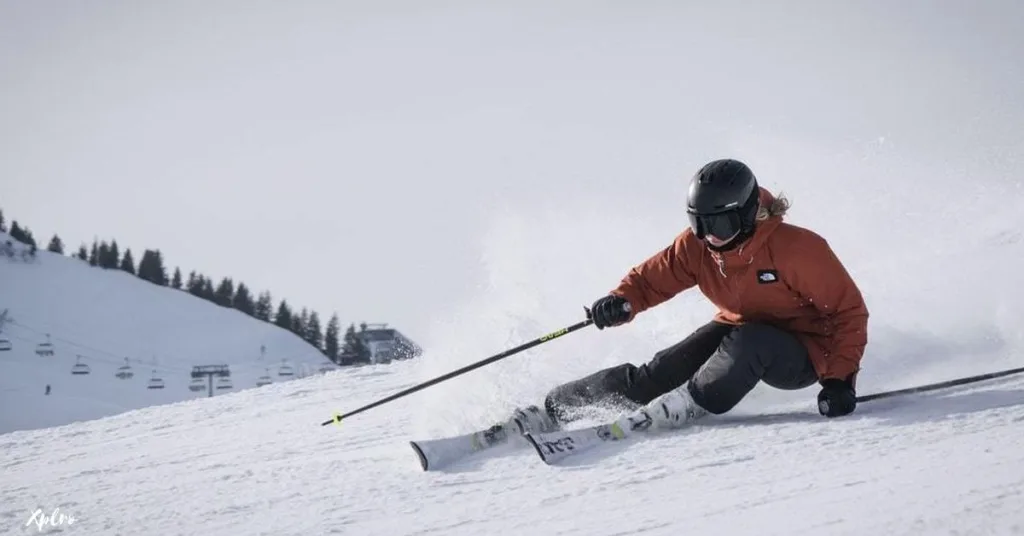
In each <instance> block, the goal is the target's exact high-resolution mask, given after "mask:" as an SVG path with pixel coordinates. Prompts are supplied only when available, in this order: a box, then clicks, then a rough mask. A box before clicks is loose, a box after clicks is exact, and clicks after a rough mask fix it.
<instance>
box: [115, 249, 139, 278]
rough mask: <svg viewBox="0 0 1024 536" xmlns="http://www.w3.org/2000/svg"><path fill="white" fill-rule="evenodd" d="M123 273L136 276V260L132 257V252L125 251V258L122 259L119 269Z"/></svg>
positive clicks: (129, 250)
mask: <svg viewBox="0 0 1024 536" xmlns="http://www.w3.org/2000/svg"><path fill="white" fill-rule="evenodd" d="M118 268H119V269H121V270H122V271H125V272H128V273H129V274H132V275H135V258H134V257H132V250H131V249H126V250H124V257H123V258H122V259H121V266H119V267H118Z"/></svg>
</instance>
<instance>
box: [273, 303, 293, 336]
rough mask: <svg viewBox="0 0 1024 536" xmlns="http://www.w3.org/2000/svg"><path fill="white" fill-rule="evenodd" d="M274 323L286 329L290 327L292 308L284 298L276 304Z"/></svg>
mask: <svg viewBox="0 0 1024 536" xmlns="http://www.w3.org/2000/svg"><path fill="white" fill-rule="evenodd" d="M274 325H275V326H277V327H279V328H284V329H287V330H291V329H292V309H291V307H289V306H288V302H287V301H285V300H281V304H280V305H278V306H277V314H275V315H274Z"/></svg>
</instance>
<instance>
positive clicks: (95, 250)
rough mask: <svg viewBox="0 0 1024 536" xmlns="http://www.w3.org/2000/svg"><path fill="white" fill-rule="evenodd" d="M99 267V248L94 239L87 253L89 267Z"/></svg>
mask: <svg viewBox="0 0 1024 536" xmlns="http://www.w3.org/2000/svg"><path fill="white" fill-rule="evenodd" d="M99 265H100V248H99V246H98V245H97V244H96V239H95V238H94V239H93V240H92V250H91V251H90V252H89V266H99ZM139 271H140V272H141V271H142V268H141V267H140V268H139Z"/></svg>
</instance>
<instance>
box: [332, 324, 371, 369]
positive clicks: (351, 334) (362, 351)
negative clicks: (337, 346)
mask: <svg viewBox="0 0 1024 536" xmlns="http://www.w3.org/2000/svg"><path fill="white" fill-rule="evenodd" d="M344 341H345V342H344V345H343V346H342V347H341V355H339V356H338V361H339V364H340V363H341V362H342V361H344V364H352V363H354V362H357V361H369V360H370V349H369V348H367V347H366V345H365V344H363V343H362V341H360V340H359V337H358V336H357V335H356V326H355V324H350V325H349V326H348V329H346V330H345V338H344Z"/></svg>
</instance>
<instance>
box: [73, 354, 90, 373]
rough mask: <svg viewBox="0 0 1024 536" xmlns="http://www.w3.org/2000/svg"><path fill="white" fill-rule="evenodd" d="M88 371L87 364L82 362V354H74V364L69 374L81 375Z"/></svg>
mask: <svg viewBox="0 0 1024 536" xmlns="http://www.w3.org/2000/svg"><path fill="white" fill-rule="evenodd" d="M88 373H89V365H86V364H85V363H82V356H76V359H75V366H73V367H71V374H74V375H82V374H88Z"/></svg>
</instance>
